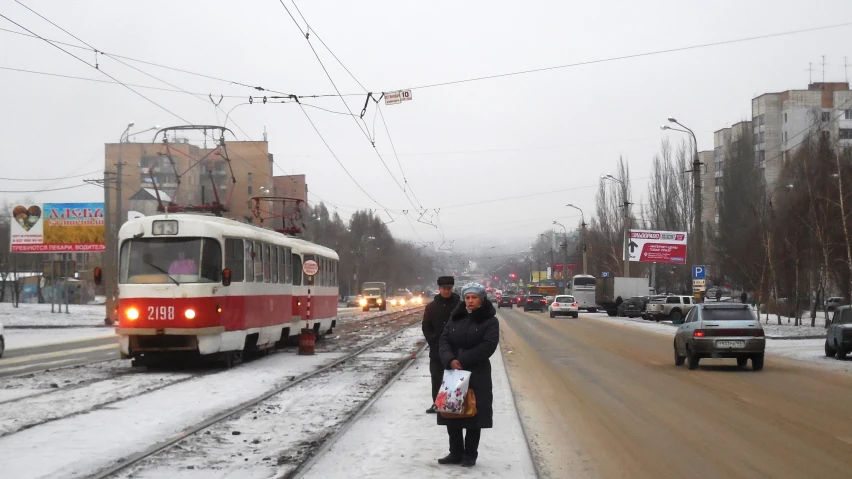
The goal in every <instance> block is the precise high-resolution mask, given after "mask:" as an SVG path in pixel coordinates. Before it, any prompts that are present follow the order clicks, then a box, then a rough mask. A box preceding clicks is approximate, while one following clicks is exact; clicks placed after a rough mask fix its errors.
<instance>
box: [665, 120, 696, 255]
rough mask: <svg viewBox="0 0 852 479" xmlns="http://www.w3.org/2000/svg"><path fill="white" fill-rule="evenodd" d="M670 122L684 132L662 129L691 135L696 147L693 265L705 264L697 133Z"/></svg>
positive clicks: (693, 166) (693, 202)
mask: <svg viewBox="0 0 852 479" xmlns="http://www.w3.org/2000/svg"><path fill="white" fill-rule="evenodd" d="M668 120H669V123H674V124H675V125H678V126H680V127H681V128H683V130H680V129H677V128H672V127H663V128H662V129H664V130H676V131H681V132H685V133H689V134H690V135H691V136H692V144H693V145H694V157H693V159H692V188H693V191H692V204H693V205H694V211H693V214H694V215H695V216H694V217H693V219H692V234H693V235H694V236H695V255H694V256H693V264H697V265H700V264H703V263H704V232H703V228H702V225H701V210H702V209H703V208H702V203H701V202H702V199H703V198H702V196H701V161H699V160H698V138H696V137H695V132H694V131H692V129H690V128H689V127H688V126H686V125H684V124H683V123H681V122H679V121H677V119H675V118H674V117H671V116H670V117H669V118H668Z"/></svg>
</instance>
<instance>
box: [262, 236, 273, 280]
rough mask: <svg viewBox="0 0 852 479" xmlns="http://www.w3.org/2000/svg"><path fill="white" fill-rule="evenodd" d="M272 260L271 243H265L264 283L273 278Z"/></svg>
mask: <svg viewBox="0 0 852 479" xmlns="http://www.w3.org/2000/svg"><path fill="white" fill-rule="evenodd" d="M271 261H272V259H271V257H270V255H269V245H268V244H264V245H263V282H264V283H268V282H269V281H270V279H271V278H272V275H271V273H270V266H271V264H270V263H271Z"/></svg>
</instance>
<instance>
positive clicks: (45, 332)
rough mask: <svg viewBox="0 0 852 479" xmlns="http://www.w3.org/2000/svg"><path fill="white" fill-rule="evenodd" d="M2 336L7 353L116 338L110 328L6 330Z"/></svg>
mask: <svg viewBox="0 0 852 479" xmlns="http://www.w3.org/2000/svg"><path fill="white" fill-rule="evenodd" d="M3 336H4V339H5V341H6V349H7V350H8V351H12V350H15V349H22V348H32V347H36V346H50V345H55V344H62V343H68V342H76V341H83V340H86V339H99V338H109V337H115V338H118V336H116V335H115V331H114V330H113V329H112V328H104V329H100V328H59V329H54V328H45V329H37V330H36V329H14V328H10V329H8V330H6V332H5V333H4V335H3ZM116 340H117V339H116Z"/></svg>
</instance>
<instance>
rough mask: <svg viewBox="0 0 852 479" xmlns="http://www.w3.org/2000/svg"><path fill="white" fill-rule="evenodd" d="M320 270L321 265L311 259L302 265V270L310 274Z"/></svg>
mask: <svg viewBox="0 0 852 479" xmlns="http://www.w3.org/2000/svg"><path fill="white" fill-rule="evenodd" d="M317 271H319V265H318V264H317V262H316V261H314V260H312V259H309V260H307V261H305V264H303V265H302V272H303V273H305V274H306V275H308V276H313V275H315V274H317Z"/></svg>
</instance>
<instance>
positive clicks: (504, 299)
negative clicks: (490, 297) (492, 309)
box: [497, 296, 514, 309]
mask: <svg viewBox="0 0 852 479" xmlns="http://www.w3.org/2000/svg"><path fill="white" fill-rule="evenodd" d="M513 300H514V298H512V297H511V296H500V299H499V300H498V301H497V309H500V308H511V307H512V303H513V302H514V301H513Z"/></svg>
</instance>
